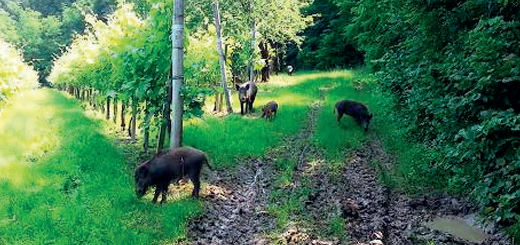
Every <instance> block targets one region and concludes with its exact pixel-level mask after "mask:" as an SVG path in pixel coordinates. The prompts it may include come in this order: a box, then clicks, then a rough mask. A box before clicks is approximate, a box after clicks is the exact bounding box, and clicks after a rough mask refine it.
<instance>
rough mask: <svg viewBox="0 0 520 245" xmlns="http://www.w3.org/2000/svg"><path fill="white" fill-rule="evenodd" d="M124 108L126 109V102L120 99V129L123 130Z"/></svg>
mask: <svg viewBox="0 0 520 245" xmlns="http://www.w3.org/2000/svg"><path fill="white" fill-rule="evenodd" d="M125 109H126V102H125V101H121V130H122V131H125V128H126V124H125Z"/></svg>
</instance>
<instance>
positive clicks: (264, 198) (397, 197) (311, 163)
mask: <svg viewBox="0 0 520 245" xmlns="http://www.w3.org/2000/svg"><path fill="white" fill-rule="evenodd" d="M320 110H321V104H320V103H314V104H313V105H311V110H310V112H309V115H308V120H307V122H306V123H305V125H304V127H303V128H302V130H301V131H300V133H299V134H297V135H296V136H294V137H289V138H287V139H285V141H284V143H282V144H281V145H280V146H277V147H274V148H272V149H268V150H267V151H266V152H267V153H266V155H265V156H263V157H260V158H247V157H245V158H241V159H238V161H239V162H241V164H239V166H238V169H237V171H236V172H233V173H231V172H225V171H219V172H218V173H215V172H212V173H210V174H209V175H208V176H207V177H206V178H205V181H206V182H207V183H209V184H208V185H207V186H205V187H204V188H203V190H202V193H201V196H202V200H203V203H204V206H205V212H204V214H203V215H202V216H200V217H199V218H197V219H195V220H192V221H191V223H189V224H188V236H189V237H188V239H187V241H184V242H182V244H259V245H260V244H314V245H319V244H321V245H333V244H349V245H354V244H358V245H361V244H390V245H408V244H410V245H412V244H435V245H442V244H461V245H462V244H464V245H473V244H485V245H509V244H513V243H512V242H510V241H509V240H508V238H507V237H505V236H504V235H503V234H502V233H500V232H499V231H498V229H496V228H495V227H494V226H493V225H488V226H487V227H485V228H486V229H485V230H486V232H487V233H488V239H487V240H485V241H484V242H482V243H471V242H468V241H464V240H462V239H461V238H457V237H454V236H451V235H449V234H444V233H441V232H438V231H434V230H430V229H429V228H427V227H426V226H425V225H424V222H426V221H429V220H432V219H433V218H434V217H438V216H445V215H450V216H458V217H462V218H465V219H467V220H470V221H473V220H474V218H473V217H474V216H475V213H476V212H477V209H476V208H475V207H474V206H473V205H472V204H471V203H470V202H469V201H467V200H463V199H458V198H453V197H449V196H441V195H431V194H430V195H426V196H421V197H409V196H406V195H404V194H401V193H399V192H397V191H395V190H391V189H389V188H387V187H385V186H384V185H382V184H381V182H380V181H379V180H378V176H379V175H380V173H381V172H382V171H385V169H391V168H392V166H393V163H394V161H393V159H392V157H391V156H389V155H388V154H387V153H385V151H384V149H383V147H382V146H381V144H380V143H379V141H378V140H377V139H372V140H370V141H369V142H367V143H366V144H365V145H364V146H362V147H361V148H360V149H358V150H355V151H346V152H345V154H344V155H345V160H344V161H345V164H344V165H343V166H344V167H343V168H341V169H339V170H335V171H331V168H330V164H328V163H327V161H326V160H325V157H324V156H323V152H322V151H321V150H320V149H319V148H318V147H316V146H315V145H314V144H312V136H313V135H314V132H315V125H316V120H317V117H318V113H319V112H320ZM279 158H286V159H294V160H296V162H297V165H296V167H295V172H294V176H293V178H292V183H291V185H290V188H289V190H288V192H291V191H293V190H297V189H299V188H302V187H303V186H305V187H310V189H311V193H310V194H309V195H308V196H306V197H305V198H303V199H301V200H299V201H300V202H301V204H302V206H303V207H304V210H305V212H304V214H294V215H293V217H291V219H292V220H307V222H292V223H289V225H287V227H284V228H282V229H281V230H280V228H279V227H278V228H277V227H276V226H277V225H276V219H275V217H272V215H270V214H269V213H268V209H267V207H268V205H271V204H272V203H270V201H271V202H272V200H270V199H269V197H270V194H271V192H272V191H273V190H274V188H276V187H275V186H274V177H275V175H276V170H275V169H274V168H275V167H274V163H275V161H276V160H277V159H279ZM374 162H377V163H378V166H375V167H373V166H371V165H370V163H374ZM309 182H310V183H309ZM298 215H300V216H302V217H303V216H304V217H303V218H302V217H300V218H298V217H296V216H298ZM338 217H341V219H342V220H344V221H345V222H344V223H345V226H344V229H345V234H346V236H345V237H336V236H335V234H334V233H331V232H330V229H329V228H328V227H330V221H331V220H332V219H334V218H338ZM309 220H310V221H309ZM431 242H433V243H431Z"/></svg>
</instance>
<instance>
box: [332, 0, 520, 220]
mask: <svg viewBox="0 0 520 245" xmlns="http://www.w3.org/2000/svg"><path fill="white" fill-rule="evenodd" d="M353 2H356V3H355V5H354V7H353V8H352V3H353ZM339 7H342V8H343V10H345V11H347V10H351V11H352V13H353V14H354V15H355V17H354V19H353V22H351V24H350V25H348V26H347V27H346V28H345V31H346V34H345V35H348V36H351V37H353V38H355V39H356V40H357V42H358V44H359V46H360V48H361V49H362V50H363V51H364V52H365V54H366V60H367V64H368V65H370V66H371V67H372V68H374V69H375V70H376V71H378V73H377V74H378V76H379V78H380V82H381V86H382V88H383V90H384V91H386V92H391V93H392V94H393V95H395V104H394V105H395V107H394V109H395V111H394V113H395V114H394V115H395V117H398V118H399V120H401V121H403V122H404V123H405V124H406V125H407V126H408V134H409V136H410V138H411V139H413V140H414V141H416V142H426V145H427V146H428V147H430V148H431V149H432V150H433V151H436V152H438V153H440V156H442V157H440V158H438V159H436V161H434V162H423V163H421V164H422V165H425V166H427V167H425V166H417V168H418V169H419V168H422V169H428V171H429V172H430V174H436V175H437V176H439V177H440V178H444V180H442V179H439V181H441V182H442V181H447V183H449V185H448V187H449V189H451V190H456V191H460V192H463V193H471V194H472V196H473V197H474V198H476V200H477V201H478V203H480V204H481V205H482V207H484V208H485V209H484V210H485V211H486V212H487V213H489V214H492V216H493V217H494V218H495V220H497V221H499V222H500V223H502V224H511V223H512V222H517V221H518V220H520V209H518V207H520V191H519V189H520V181H518V180H519V178H520V152H519V149H518V147H519V146H520V138H519V136H520V115H519V114H518V113H519V112H520V103H519V102H518V96H519V95H520V57H519V55H520V43H519V40H520V28H519V27H520V5H519V3H518V2H517V1H481V0H466V1H445V0H431V1H426V2H424V1H416V0H402V1H383V2H380V1H374V0H363V1H346V2H344V3H342V4H339ZM418 174H424V173H418Z"/></svg>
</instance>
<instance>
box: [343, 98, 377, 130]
mask: <svg viewBox="0 0 520 245" xmlns="http://www.w3.org/2000/svg"><path fill="white" fill-rule="evenodd" d="M336 111H337V113H338V123H339V122H340V120H341V117H343V114H346V115H349V116H351V117H353V118H354V119H355V120H356V122H357V123H358V124H359V125H361V127H363V126H364V127H365V131H367V130H368V125H369V124H370V119H372V114H370V113H369V112H368V109H367V107H366V106H365V105H364V104H362V103H361V102H357V101H353V100H340V101H338V102H337V103H336V106H335V110H334V112H336Z"/></svg>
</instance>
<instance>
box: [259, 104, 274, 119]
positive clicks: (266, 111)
mask: <svg viewBox="0 0 520 245" xmlns="http://www.w3.org/2000/svg"><path fill="white" fill-rule="evenodd" d="M276 112H278V104H277V103H276V101H274V100H272V101H269V103H267V104H266V105H265V106H264V108H262V117H265V118H266V119H272V118H273V117H274V116H276Z"/></svg>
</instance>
